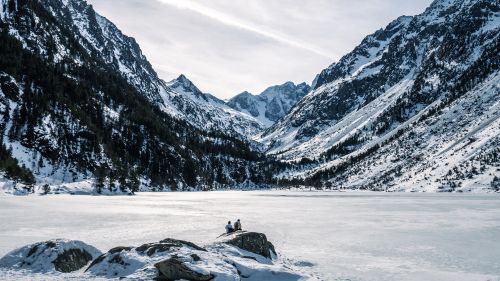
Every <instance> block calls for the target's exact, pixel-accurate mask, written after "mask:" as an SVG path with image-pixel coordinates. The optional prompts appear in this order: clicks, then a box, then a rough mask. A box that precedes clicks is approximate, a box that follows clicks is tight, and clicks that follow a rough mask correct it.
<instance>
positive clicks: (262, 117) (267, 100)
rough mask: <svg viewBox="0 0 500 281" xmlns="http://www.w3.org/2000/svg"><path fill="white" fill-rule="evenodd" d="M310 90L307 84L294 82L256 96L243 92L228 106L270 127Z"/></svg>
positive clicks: (231, 100) (271, 88) (230, 101)
mask: <svg viewBox="0 0 500 281" xmlns="http://www.w3.org/2000/svg"><path fill="white" fill-rule="evenodd" d="M310 90H311V87H310V86H309V85H307V84H306V83H301V84H298V85H295V84H294V83H293V82H286V83H284V84H282V85H276V86H272V87H269V88H267V89H266V90H265V91H264V92H262V93H260V94H259V95H256V96H254V95H252V94H250V93H249V92H243V93H241V94H239V95H237V96H235V97H233V98H231V99H230V100H229V101H228V102H227V104H228V105H229V106H230V107H232V108H234V109H236V110H238V111H241V112H244V113H247V114H249V115H251V116H253V117H255V118H256V119H257V120H259V121H260V122H261V123H262V124H264V126H266V127H269V126H271V125H272V124H274V123H275V122H276V121H278V120H279V119H280V118H281V117H283V116H285V115H286V114H287V113H288V112H289V111H290V109H291V108H292V107H293V106H294V105H295V104H296V103H297V102H298V101H299V100H300V99H302V98H303V97H304V96H305V95H307V94H308V93H309V91H310Z"/></svg>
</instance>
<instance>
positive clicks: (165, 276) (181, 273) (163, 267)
mask: <svg viewBox="0 0 500 281" xmlns="http://www.w3.org/2000/svg"><path fill="white" fill-rule="evenodd" d="M155 267H156V268H157V269H158V271H159V276H158V278H157V280H165V281H171V280H179V279H185V280H191V281H208V280H212V279H213V278H214V276H213V275H212V274H203V273H199V272H197V271H195V270H193V269H191V268H190V267H188V266H187V265H185V264H184V263H183V262H182V261H181V260H179V259H177V258H169V259H167V260H164V261H161V262H158V263H156V264H155Z"/></svg>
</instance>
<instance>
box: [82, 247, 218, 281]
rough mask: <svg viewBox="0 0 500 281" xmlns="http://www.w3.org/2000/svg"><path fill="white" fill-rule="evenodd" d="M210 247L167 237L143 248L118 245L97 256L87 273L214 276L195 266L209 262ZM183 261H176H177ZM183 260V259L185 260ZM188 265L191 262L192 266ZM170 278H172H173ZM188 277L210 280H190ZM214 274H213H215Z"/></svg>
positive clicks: (140, 276)
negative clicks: (208, 249)
mask: <svg viewBox="0 0 500 281" xmlns="http://www.w3.org/2000/svg"><path fill="white" fill-rule="evenodd" d="M207 255H208V253H207V250H206V249H204V248H202V247H200V246H197V245H196V244H193V243H191V242H187V241H183V240H176V239H171V238H167V239H164V240H161V241H160V242H154V243H147V244H143V245H141V246H139V247H115V248H113V249H111V250H109V251H108V252H107V253H105V254H102V255H101V256H99V257H98V258H97V259H95V260H94V261H93V262H92V263H91V264H90V265H89V267H88V268H87V270H86V271H87V272H89V273H91V274H94V275H97V276H104V277H108V278H111V277H127V278H139V279H141V278H143V279H153V278H158V280H176V279H181V278H175V279H166V277H168V276H170V277H172V276H185V277H186V276H188V275H190V276H201V277H200V278H202V277H203V276H211V275H210V274H209V273H204V272H202V271H203V270H202V269H201V268H203V267H200V269H199V270H194V269H192V270H191V268H192V267H196V264H199V263H201V264H202V263H205V260H207V259H210V258H207ZM176 261H177V262H178V263H181V264H175V262H176ZM181 261H182V262H181ZM187 264H191V266H188V265H187ZM170 277H169V278H170ZM185 277H184V279H187V280H210V279H189V278H185ZM212 277H213V276H212Z"/></svg>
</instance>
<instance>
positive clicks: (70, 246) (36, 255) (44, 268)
mask: <svg viewBox="0 0 500 281" xmlns="http://www.w3.org/2000/svg"><path fill="white" fill-rule="evenodd" d="M100 254H101V252H100V251H99V250H98V249H96V248H94V247H92V246H90V245H88V244H85V243H83V242H81V241H74V240H64V239H55V240H49V241H45V242H39V243H35V244H31V245H27V246H24V247H22V248H19V249H17V250H14V251H12V252H10V253H8V254H7V255H5V256H4V257H3V258H1V259H0V267H4V268H10V269H28V270H30V271H33V272H42V273H43V272H51V271H58V272H63V273H67V272H73V271H76V270H79V269H81V268H83V267H85V266H86V265H87V264H88V263H89V262H90V261H92V260H94V259H95V258H96V257H97V256H99V255H100Z"/></svg>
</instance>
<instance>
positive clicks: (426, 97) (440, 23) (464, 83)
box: [260, 0, 500, 190]
mask: <svg viewBox="0 0 500 281" xmlns="http://www.w3.org/2000/svg"><path fill="white" fill-rule="evenodd" d="M499 30H500V4H499V2H498V1H467V0H446V1H445V0H437V1H435V2H434V3H433V4H432V5H431V6H430V7H429V8H428V9H427V10H426V11H425V12H424V13H423V14H421V15H418V16H415V17H400V18H398V19H397V20H395V21H394V22H392V23H391V24H389V25H388V26H387V27H386V28H385V29H382V30H379V31H377V32H376V33H374V34H372V35H370V36H368V37H366V38H365V39H364V40H363V42H362V43H361V44H360V45H359V46H358V47H356V48H355V49H354V51H353V52H351V53H349V54H347V55H346V56H344V57H343V58H342V59H341V60H340V61H339V62H337V63H335V64H332V65H331V66H330V67H329V68H327V69H325V70H323V71H322V72H321V74H319V75H318V77H317V78H316V79H315V83H314V84H315V85H314V87H315V88H314V90H313V92H312V93H311V94H309V95H307V96H306V97H305V98H304V99H303V100H301V101H300V102H299V103H298V104H297V106H295V107H294V108H293V109H292V111H291V112H290V114H288V115H287V116H286V117H284V118H283V119H281V120H280V121H279V122H277V123H276V124H275V125H274V126H272V127H271V128H270V129H268V130H267V131H266V132H265V133H264V134H263V136H262V138H261V139H260V141H262V142H264V143H266V144H267V145H269V146H270V148H269V150H268V154H271V155H275V156H276V157H278V158H280V159H283V160H286V161H288V162H290V161H292V162H296V161H301V163H302V165H297V166H294V167H292V168H288V169H286V171H284V172H283V173H282V174H281V177H282V178H284V179H288V178H290V177H298V178H307V179H308V180H307V182H308V183H309V184H315V185H316V184H326V185H327V186H333V187H351V188H367V189H380V188H382V189H385V188H387V187H390V186H393V189H398V188H401V189H404V190H409V189H412V188H415V189H418V190H436V189H438V188H439V189H441V190H447V189H448V188H447V187H448V186H452V188H451V189H454V188H461V189H464V190H468V189H469V188H470V187H474V186H475V187H481V188H490V186H491V183H492V181H493V178H494V176H495V175H498V170H497V169H498V168H496V167H497V166H498V156H497V155H498V135H499V132H500V129H499V126H498V121H497V119H496V114H498V113H497V112H498V102H499V100H500V94H499V92H500V91H499V80H498V75H499V57H500V56H499V54H500V53H499V49H500V46H499V45H500V37H499V34H500V32H499ZM466 136H467V137H466ZM469 137H470V140H469ZM457 140H460V142H459V143H455V142H456V141H457ZM448 146H453V148H450V149H448V150H446V151H444V152H443V151H441V150H439V149H438V148H440V147H444V148H446V147H448ZM465 151H468V152H467V153H466V152H465ZM484 158H487V159H488V160H485V159H484ZM438 159H439V160H438ZM481 159H482V160H481ZM472 163H476V165H480V166H481V168H480V170H481V171H480V172H473V173H472V176H471V179H470V180H465V179H464V178H465V177H468V174H469V173H465V175H464V173H462V172H454V171H452V172H449V170H451V169H453V167H454V166H458V167H457V170H465V169H466V168H465V167H469V170H470V169H471V168H470V165H472ZM479 163H481V164H479ZM483 166H484V167H483ZM477 168H478V169H479V166H478V167H477ZM457 173H458V174H459V175H455V178H453V179H452V176H451V174H457ZM453 181H456V182H455V183H451V182H453ZM456 185H461V187H457V186H456Z"/></svg>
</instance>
